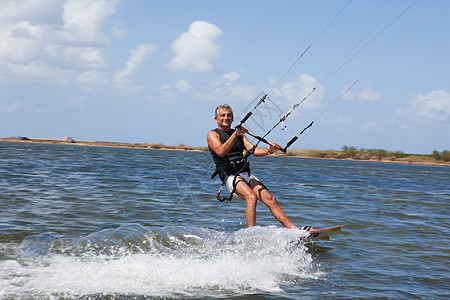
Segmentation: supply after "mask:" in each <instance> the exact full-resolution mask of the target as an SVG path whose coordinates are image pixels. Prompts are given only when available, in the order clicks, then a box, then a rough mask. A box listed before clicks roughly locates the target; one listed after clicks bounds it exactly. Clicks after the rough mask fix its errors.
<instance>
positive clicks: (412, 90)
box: [0, 0, 450, 154]
mask: <svg viewBox="0 0 450 300" xmlns="http://www.w3.org/2000/svg"><path fill="white" fill-rule="evenodd" d="M448 16H450V2H449V1H442V0H400V1H392V0H380V1H369V0H353V1H348V0H318V1H303V0H245V1H237V0H216V1H212V0H178V1H175V0H173V1H172V0H166V1H153V0H145V1H144V0H109V1H107V0H0V137H13V136H26V137H29V138H47V137H49V138H55V139H62V138H64V137H72V138H73V139H75V140H93V141H113V142H131V143H163V144H167V145H174V146H177V145H181V144H183V145H189V146H206V134H207V132H208V131H209V130H211V129H214V128H215V127H216V125H217V124H216V123H215V121H214V110H215V108H216V107H217V106H218V105H220V104H224V103H227V104H229V105H231V106H232V107H233V111H234V115H235V123H234V124H235V125H238V124H239V120H241V119H242V118H243V117H244V116H245V115H246V114H247V113H248V112H249V111H252V112H253V115H252V116H251V117H250V118H249V119H248V121H246V122H245V123H244V126H246V127H247V128H248V129H249V130H250V131H251V132H253V133H255V134H257V135H260V136H263V135H264V134H266V133H267V132H268V131H269V129H270V128H272V127H273V126H274V125H275V124H276V123H277V122H278V121H279V120H280V118H281V117H282V116H283V115H285V114H286V113H287V112H288V111H289V110H290V109H291V108H292V107H293V106H294V105H295V104H296V103H299V102H301V104H300V105H299V106H298V107H297V108H296V109H295V110H293V111H292V113H291V114H290V115H289V116H288V118H287V119H286V120H285V121H284V122H283V124H280V125H277V126H276V127H275V128H274V129H273V131H272V132H270V134H269V135H268V136H267V137H266V138H267V139H268V140H271V141H276V142H278V143H279V144H281V145H282V146H284V145H285V144H286V143H287V142H288V141H289V140H290V139H291V138H292V137H294V136H296V135H298V134H299V133H300V131H301V130H302V129H303V128H305V127H306V126H307V125H308V124H310V123H311V122H312V121H314V125H313V126H312V127H310V128H309V129H308V130H306V131H305V132H304V133H303V134H302V135H300V138H299V139H298V141H297V142H296V143H295V144H293V145H292V146H291V147H292V148H299V149H324V150H327V149H334V150H340V149H342V147H343V146H354V147H357V148H364V149H384V150H388V151H402V152H405V153H417V154H429V153H432V152H433V151H434V150H437V151H443V150H450V50H449V49H450V37H449V29H450V18H449V17H448ZM302 53H303V55H302ZM265 94H267V100H266V101H265V102H264V103H262V104H261V105H260V106H258V107H256V109H253V108H254V107H255V106H256V104H257V102H258V101H259V99H260V98H261V97H262V96H263V95H265ZM251 140H252V139H251ZM252 141H254V140H252Z"/></svg>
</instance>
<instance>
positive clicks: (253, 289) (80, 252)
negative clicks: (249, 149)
mask: <svg viewBox="0 0 450 300" xmlns="http://www.w3.org/2000/svg"><path fill="white" fill-rule="evenodd" d="M251 164H252V170H253V172H254V173H255V174H256V175H257V176H258V177H259V178H260V179H261V180H262V181H263V182H265V184H266V185H267V186H268V187H269V189H270V190H271V191H272V192H273V194H274V195H276V196H277V198H278V200H279V201H280V202H281V205H282V207H283V208H284V209H285V211H286V212H287V214H288V215H289V216H290V218H291V220H292V221H293V222H294V224H296V225H297V226H303V225H312V226H314V227H327V226H333V225H340V224H345V227H344V229H343V234H341V235H336V236H333V237H332V240H331V241H330V242H324V241H319V242H316V243H313V244H304V243H303V242H299V240H300V238H301V237H302V235H303V234H302V233H301V232H300V231H297V230H289V229H284V228H281V226H280V224H278V223H277V222H276V221H275V220H274V219H273V217H272V216H271V214H270V212H269V211H268V209H267V208H266V207H265V206H264V205H262V204H261V203H260V204H259V206H258V215H257V223H258V226H256V227H253V228H249V229H247V228H246V226H245V218H244V212H243V211H244V209H245V204H244V202H243V200H240V199H238V198H235V199H233V201H231V202H226V203H219V202H218V201H217V200H216V199H215V194H216V192H217V190H218V188H219V186H220V184H219V183H218V181H215V180H212V181H211V180H210V179H209V177H210V175H211V173H212V160H211V158H210V157H209V154H208V153H197V152H177V151H163V150H145V149H120V148H100V147H83V146H75V145H67V146H64V145H39V144H25V143H7V142H0V204H1V209H0V299H24V298H25V299H60V298H62V299H149V298H195V299H209V298H235V299H241V298H250V299H280V298H281V299H283V298H284V299H317V298H319V299H335V298H341V299H355V298H392V299H448V298H449V297H450V278H449V271H448V270H449V269H450V263H449V261H450V260H449V253H450V243H449V238H448V235H449V208H448V207H449V200H450V168H449V167H444V166H422V165H407V164H390V163H376V162H357V161H337V160H315V159H303V158H293V157H286V158H281V157H266V158H251Z"/></svg>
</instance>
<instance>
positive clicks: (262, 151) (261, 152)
mask: <svg viewBox="0 0 450 300" xmlns="http://www.w3.org/2000/svg"><path fill="white" fill-rule="evenodd" d="M244 145H245V149H246V150H247V151H249V150H250V149H252V148H253V146H254V145H253V144H252V143H251V142H250V141H249V140H248V139H247V137H246V136H245V135H244ZM280 149H281V146H280V145H278V144H277V143H273V142H272V145H270V146H269V147H268V148H267V149H266V148H256V149H255V152H253V155H254V156H266V155H269V154H273V153H275V152H277V151H278V150H280Z"/></svg>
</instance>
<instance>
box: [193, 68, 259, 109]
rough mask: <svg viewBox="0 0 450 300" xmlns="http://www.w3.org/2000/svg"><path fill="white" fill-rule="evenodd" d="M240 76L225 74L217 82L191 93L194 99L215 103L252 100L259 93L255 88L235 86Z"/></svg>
mask: <svg viewBox="0 0 450 300" xmlns="http://www.w3.org/2000/svg"><path fill="white" fill-rule="evenodd" d="M240 77H241V75H240V74H239V73H237V72H230V73H225V74H223V75H222V76H221V78H220V79H219V80H217V81H213V82H210V83H208V84H207V85H204V86H201V87H199V88H198V89H196V90H195V92H194V93H193V96H194V98H197V99H201V100H208V101H215V102H234V101H248V100H252V99H253V98H254V97H255V95H257V94H258V93H259V92H260V89H259V88H258V87H256V86H251V85H242V84H237V81H238V79H239V78H240Z"/></svg>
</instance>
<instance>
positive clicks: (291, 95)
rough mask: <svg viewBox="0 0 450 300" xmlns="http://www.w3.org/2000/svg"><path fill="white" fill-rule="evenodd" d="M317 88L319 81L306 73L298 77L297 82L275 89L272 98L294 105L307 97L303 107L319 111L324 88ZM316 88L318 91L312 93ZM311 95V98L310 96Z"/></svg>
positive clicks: (287, 83)
mask: <svg viewBox="0 0 450 300" xmlns="http://www.w3.org/2000/svg"><path fill="white" fill-rule="evenodd" d="M317 87H318V82H317V80H316V79H315V78H314V77H313V76H311V75H309V74H307V73H304V74H302V75H300V76H299V77H298V79H297V81H294V82H286V83H285V84H283V85H282V86H281V88H275V89H273V96H272V98H274V99H280V100H284V101H285V102H286V103H288V104H290V105H294V104H295V103H298V102H300V101H301V100H302V99H303V98H304V97H307V98H306V100H305V102H303V103H302V106H303V107H304V108H308V109H317V108H319V107H320V106H321V99H322V98H323V93H324V91H323V88H317ZM314 88H316V89H315V90H314V92H312V91H313V89H314ZM310 93H311V94H310ZM309 94H310V96H308V95H309Z"/></svg>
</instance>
